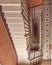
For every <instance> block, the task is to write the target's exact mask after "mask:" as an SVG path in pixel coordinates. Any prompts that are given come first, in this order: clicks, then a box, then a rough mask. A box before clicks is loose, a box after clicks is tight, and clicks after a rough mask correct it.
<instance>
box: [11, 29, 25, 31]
mask: <svg viewBox="0 0 52 65" xmlns="http://www.w3.org/2000/svg"><path fill="white" fill-rule="evenodd" d="M18 31H19V32H21V31H24V29H12V30H11V29H10V32H18Z"/></svg>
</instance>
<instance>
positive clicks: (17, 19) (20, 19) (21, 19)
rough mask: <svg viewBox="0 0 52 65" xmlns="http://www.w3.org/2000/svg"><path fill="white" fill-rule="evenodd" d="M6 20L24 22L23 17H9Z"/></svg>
mask: <svg viewBox="0 0 52 65" xmlns="http://www.w3.org/2000/svg"><path fill="white" fill-rule="evenodd" d="M6 21H7V22H13V23H14V22H18V23H21V22H23V18H16V19H12V18H10V19H9V18H7V19H6Z"/></svg>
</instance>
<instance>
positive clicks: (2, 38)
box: [0, 16, 16, 65]
mask: <svg viewBox="0 0 52 65" xmlns="http://www.w3.org/2000/svg"><path fill="white" fill-rule="evenodd" d="M0 63H1V64H2V65H16V53H15V51H14V49H13V46H12V43H11V41H10V38H9V36H8V34H7V31H6V28H5V26H4V24H3V21H2V18H1V16H0Z"/></svg>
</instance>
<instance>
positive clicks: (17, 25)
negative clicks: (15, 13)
mask: <svg viewBox="0 0 52 65" xmlns="http://www.w3.org/2000/svg"><path fill="white" fill-rule="evenodd" d="M8 26H9V27H23V24H20V25H19V24H11V25H10V24H8Z"/></svg>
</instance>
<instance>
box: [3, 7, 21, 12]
mask: <svg viewBox="0 0 52 65" xmlns="http://www.w3.org/2000/svg"><path fill="white" fill-rule="evenodd" d="M2 10H3V11H21V7H20V6H2Z"/></svg>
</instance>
